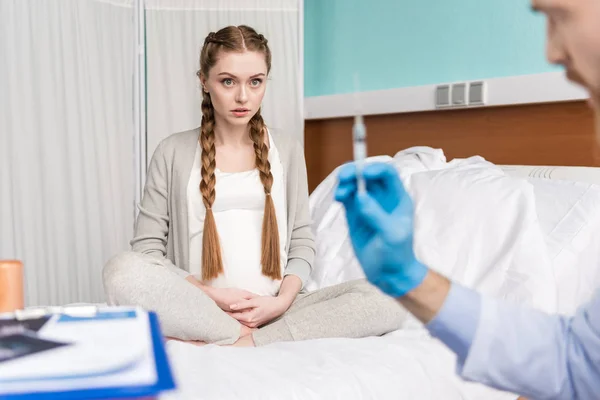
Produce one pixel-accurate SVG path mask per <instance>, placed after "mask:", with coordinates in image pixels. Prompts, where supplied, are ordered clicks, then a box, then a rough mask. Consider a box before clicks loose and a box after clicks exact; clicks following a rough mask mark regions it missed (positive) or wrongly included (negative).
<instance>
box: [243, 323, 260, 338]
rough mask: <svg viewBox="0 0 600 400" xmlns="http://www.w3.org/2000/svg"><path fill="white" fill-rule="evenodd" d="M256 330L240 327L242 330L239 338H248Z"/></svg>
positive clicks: (244, 326)
mask: <svg viewBox="0 0 600 400" xmlns="http://www.w3.org/2000/svg"><path fill="white" fill-rule="evenodd" d="M255 330H256V328H248V327H247V326H246V325H242V330H241V332H240V337H244V336H248V335H250V334H252V332H254V331H255Z"/></svg>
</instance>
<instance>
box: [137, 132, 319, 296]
mask: <svg viewBox="0 0 600 400" xmlns="http://www.w3.org/2000/svg"><path fill="white" fill-rule="evenodd" d="M199 135H200V129H199V128H197V129H194V130H190V131H186V132H180V133H175V134H173V135H171V136H169V137H167V138H166V139H164V140H162V141H161V142H160V144H159V145H158V147H157V149H156V151H155V152H154V155H153V156H152V160H151V161H150V165H149V167H148V174H147V178H146V186H145V187H144V195H143V197H142V202H141V204H140V205H139V211H140V212H139V214H138V217H137V221H136V224H135V225H136V226H135V233H134V238H133V239H132V240H131V242H130V244H131V246H132V250H133V251H135V252H139V253H143V254H148V255H152V256H155V257H159V258H162V259H164V261H165V262H166V265H167V267H168V268H169V269H171V270H172V271H174V272H176V273H177V274H179V275H180V276H182V277H187V276H188V275H189V274H190V273H189V270H190V268H189V233H188V208H187V185H188V181H189V177H190V172H191V170H192V166H193V163H194V157H195V154H196V146H197V142H198V137H199ZM271 136H272V138H273V142H274V144H275V147H276V148H277V151H278V152H279V157H280V159H281V163H282V165H283V170H284V179H285V182H284V185H285V187H286V201H287V226H288V232H287V242H286V243H285V246H286V249H287V254H288V263H287V265H286V267H285V270H284V276H285V275H290V274H293V275H296V276H298V277H299V278H300V279H301V280H302V287H304V285H305V283H306V281H307V280H308V278H309V276H310V274H311V271H312V265H313V260H314V257H315V242H314V237H313V234H312V230H311V220H310V213H309V206H308V182H307V177H306V164H305V161H304V152H303V149H302V147H301V146H300V144H299V143H298V142H296V141H294V140H292V139H291V138H288V137H286V136H284V135H281V134H276V133H274V132H272V131H271ZM217 195H218V194H217ZM282 244H283V243H282Z"/></svg>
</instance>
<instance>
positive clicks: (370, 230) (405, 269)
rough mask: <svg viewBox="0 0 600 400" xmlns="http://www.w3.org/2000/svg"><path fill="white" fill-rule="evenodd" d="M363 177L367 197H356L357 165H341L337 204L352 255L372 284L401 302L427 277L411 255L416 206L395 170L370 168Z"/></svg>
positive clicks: (413, 255)
mask: <svg viewBox="0 0 600 400" xmlns="http://www.w3.org/2000/svg"><path fill="white" fill-rule="evenodd" d="M362 175H363V177H364V180H365V186H366V192H365V193H358V191H357V182H356V167H355V165H354V164H347V165H345V166H343V167H342V169H341V170H340V173H339V176H338V178H339V182H338V187H337V188H336V192H335V199H336V200H337V201H339V202H341V203H342V204H343V205H344V208H345V209H346V218H347V221H348V228H349V231H350V239H351V240H352V245H353V247H354V252H355V254H356V257H357V258H358V261H359V262H360V264H361V266H362V268H363V270H364V271H365V275H366V277H367V279H368V280H369V282H371V283H372V284H373V285H375V286H377V287H378V288H379V289H380V290H381V291H383V292H384V293H386V294H388V295H390V296H393V297H401V296H404V295H405V294H406V293H408V292H410V291H411V290H413V289H414V288H416V287H417V286H419V285H420V284H421V282H423V279H425V276H426V275H427V267H425V266H424V265H423V264H421V263H420V262H419V261H418V260H417V259H416V257H415V253H414V250H413V233H414V228H413V216H414V208H413V202H412V199H411V198H410V195H409V194H408V193H407V192H406V190H405V189H404V185H402V181H401V180H400V177H399V176H398V173H397V172H396V170H395V169H394V167H393V166H391V165H388V164H382V163H372V164H367V165H365V167H364V168H363V173H362Z"/></svg>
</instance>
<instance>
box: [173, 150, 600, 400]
mask: <svg viewBox="0 0 600 400" xmlns="http://www.w3.org/2000/svg"><path fill="white" fill-rule="evenodd" d="M441 154H443V152H441V150H439V149H433V148H427V147H419V148H412V149H406V150H404V151H402V152H399V153H398V154H396V155H395V156H394V157H391V156H379V157H374V158H372V159H371V160H378V161H383V162H390V163H394V164H395V165H397V166H398V168H399V170H400V171H401V174H402V175H403V179H404V180H405V182H407V184H408V186H409V187H410V189H409V190H410V191H413V193H414V194H415V195H416V196H417V197H418V196H419V195H421V196H423V197H425V198H428V199H430V198H433V199H434V200H427V201H426V202H422V201H421V200H419V199H418V198H417V200H416V204H417V207H421V209H420V210H421V213H422V214H423V213H424V214H428V213H429V214H432V215H431V218H439V217H440V216H443V215H444V213H446V210H445V209H444V207H445V206H446V205H448V204H449V205H450V206H452V205H453V204H454V206H456V204H458V203H460V202H462V201H464V200H465V196H473V195H474V196H475V197H477V196H484V197H481V198H479V199H478V201H481V202H484V203H483V204H484V205H485V207H481V208H479V209H476V210H474V208H476V204H477V202H472V203H469V202H468V201H467V203H464V204H463V205H462V206H461V207H462V210H463V211H462V215H458V216H456V217H458V218H460V219H461V226H462V224H465V225H466V226H467V227H468V228H473V229H476V228H477V226H478V224H480V223H481V221H479V222H478V221H477V219H478V218H480V217H482V216H483V215H484V213H487V214H488V216H489V219H490V221H486V222H485V225H486V227H487V228H490V229H491V228H494V229H493V230H494V232H490V233H489V234H488V235H487V236H486V235H481V237H480V238H479V239H477V240H471V241H470V242H471V243H470V245H466V244H465V243H464V242H463V243H462V244H461V243H460V241H461V240H463V239H461V238H462V237H463V236H461V233H460V232H458V233H456V232H455V236H456V237H457V239H456V240H455V241H452V240H451V239H448V236H447V235H448V231H446V230H445V228H444V226H442V227H441V228H439V229H438V230H435V228H434V227H432V226H431V222H432V221H429V219H428V218H426V217H421V220H420V221H417V224H421V233H419V232H417V234H416V237H417V240H419V239H418V238H420V242H421V243H426V245H420V247H419V246H417V247H418V248H417V251H418V252H419V251H420V252H421V254H422V255H423V256H424V257H425V259H426V260H428V261H430V262H432V263H434V264H435V263H436V262H437V261H439V259H437V257H442V258H448V256H449V255H451V253H452V252H454V253H456V252H463V253H465V252H466V253H468V254H464V255H465V256H464V257H463V258H460V257H455V258H454V259H453V260H452V262H447V263H440V264H437V265H436V266H437V267H439V268H438V269H440V270H442V272H444V273H446V274H448V275H450V276H453V277H454V278H455V279H457V280H459V281H461V282H463V283H465V284H468V285H470V286H473V287H475V288H476V289H477V290H479V291H481V292H483V293H486V294H492V295H497V296H499V297H503V298H505V299H507V301H516V302H518V303H524V304H528V305H530V306H533V307H537V308H539V309H543V310H547V311H555V312H562V313H565V314H569V313H572V312H573V311H574V310H575V308H576V307H577V305H579V304H581V303H582V302H585V301H586V300H587V299H588V298H589V297H590V296H591V294H592V291H593V289H594V286H597V285H600V276H599V273H598V268H597V265H599V263H600V251H599V250H598V246H596V243H599V242H600V186H596V184H599V183H600V169H598V168H576V167H538V166H515V165H499V166H496V165H494V164H491V163H489V162H487V161H485V160H484V159H483V158H481V157H469V158H466V159H459V160H454V161H448V162H446V161H443V162H442V161H440V158H439V157H440V155H441ZM436 158H437V159H436ZM436 163H437V164H436ZM436 168H439V169H436ZM444 170H445V171H444ZM439 171H442V172H443V174H442V175H439V174H438V172H439ZM482 177H484V178H486V177H487V178H489V179H483V181H488V183H489V182H492V183H491V184H490V185H491V186H489V187H486V188H485V190H486V191H489V193H488V194H487V195H486V193H485V191H483V192H479V191H478V190H479V187H478V185H479V184H480V183H479V182H481V180H482V179H481V178H482ZM459 181H460V182H462V183H460V182H459ZM334 182H335V171H333V172H332V173H331V174H330V175H329V176H328V177H327V178H326V179H325V180H323V182H322V183H321V184H320V185H319V186H318V187H317V188H316V189H315V190H314V191H313V193H312V194H311V199H310V200H311V212H312V215H313V218H314V220H315V222H314V225H313V229H314V231H315V233H316V237H317V242H318V252H319V255H318V257H317V261H316V265H315V273H314V274H313V277H312V280H311V282H310V283H309V288H310V289H317V288H319V287H324V286H328V285H332V284H336V283H340V282H342V281H345V280H348V279H354V278H360V277H361V271H360V267H359V266H358V264H357V263H356V262H355V260H354V258H353V254H352V252H351V250H350V247H349V246H350V245H349V242H348V239H347V232H346V231H345V227H344V224H343V213H342V212H341V209H340V208H339V205H337V204H336V203H335V202H334V201H333V200H332V197H331V195H332V191H333V188H334V186H335V185H334ZM465 182H467V183H465ZM469 182H470V183H469ZM457 184H458V185H462V186H461V188H460V190H456V193H457V194H456V195H453V194H452V193H448V192H449V188H451V187H453V186H455V185H457ZM503 185H504V188H503V187H502V186H503ZM494 188H496V189H494ZM432 190H437V191H444V192H445V193H446V196H444V197H443V203H444V204H443V205H442V202H441V201H437V200H435V196H431V194H432V193H433V192H432ZM492 190H495V191H492ZM450 191H451V190H450ZM461 191H462V193H463V194H461ZM464 193H466V194H464ZM482 193H483V194H482ZM499 193H502V194H503V196H505V197H504V200H503V201H504V202H503V203H498V204H499V205H497V206H494V205H493V204H492V203H493V202H492V200H490V199H491V197H493V196H496V195H498V194H499ZM514 193H516V194H514ZM485 196H488V197H485ZM511 196H512V197H511ZM491 202H492V203H491ZM436 208H437V209H436ZM460 210H461V209H460V208H453V213H454V214H456V213H457V212H458V213H460V212H461V211H460ZM466 210H468V211H469V213H470V214H472V216H471V217H472V218H470V219H469V216H468V215H467V212H466ZM493 213H497V214H498V215H497V216H496V217H495V218H494V216H493V215H492V214H493ZM524 220H527V221H528V223H527V224H524V223H523V221H524ZM439 222H440V224H442V225H443V224H446V225H455V229H456V230H460V229H462V228H461V226H459V225H458V224H454V222H453V221H450V220H449V219H447V220H446V221H439ZM536 227H539V229H538V228H536ZM432 229H434V230H433V231H432ZM423 230H426V231H427V232H426V235H424V233H425V232H424V231H423ZM417 231H419V229H417ZM463 233H464V234H469V232H463ZM502 235H505V236H506V237H504V238H503V237H502ZM444 240H446V241H449V243H448V244H447V245H444V243H442V242H443V241H444ZM498 243H502V246H503V248H502V249H501V250H499V251H498V253H497V254H495V255H493V254H492V255H490V256H489V257H486V256H485V255H478V253H479V250H481V249H484V250H486V251H488V252H490V253H492V252H494V251H495V250H494V248H497V247H498ZM457 247H458V248H457ZM502 252H504V253H506V254H505V255H507V256H508V257H505V259H502V258H501V257H500V258H498V257H497V256H498V255H502ZM432 253H436V254H435V255H434V256H432V255H431V254H432ZM492 258H493V260H492ZM467 259H469V261H468V262H467V264H468V266H467V267H466V268H465V269H461V268H462V266H461V265H460V263H461V260H467ZM498 270H502V271H498ZM167 349H168V353H169V355H170V357H171V361H172V365H173V368H174V370H175V374H176V377H177V380H178V383H179V390H178V391H177V393H173V394H170V395H167V396H165V398H167V399H193V398H198V399H242V398H243V399H254V398H256V399H345V400H348V399H398V398H402V399H448V400H452V399H483V398H484V399H516V398H517V396H516V395H514V394H510V393H503V392H499V391H496V390H493V389H489V388H486V387H483V386H481V385H478V384H474V383H467V382H463V381H461V380H460V379H458V378H457V377H456V376H455V374H454V361H455V359H454V356H453V355H452V353H451V352H450V351H448V350H447V349H446V348H445V347H444V346H443V345H441V344H440V343H439V342H438V341H437V340H435V339H433V338H431V337H430V336H429V335H428V334H427V332H426V330H425V329H423V327H422V326H421V325H420V324H419V323H418V322H417V321H416V320H414V319H413V318H411V317H407V319H406V321H405V323H404V326H403V327H402V329H400V330H398V331H396V332H392V333H390V334H388V335H385V336H383V337H375V338H364V339H324V340H313V341H306V342H297V343H278V344H274V345H270V346H267V347H264V348H252V349H237V348H227V347H225V348H224V347H217V346H205V347H195V346H192V345H188V344H184V343H179V342H169V343H168V344H167Z"/></svg>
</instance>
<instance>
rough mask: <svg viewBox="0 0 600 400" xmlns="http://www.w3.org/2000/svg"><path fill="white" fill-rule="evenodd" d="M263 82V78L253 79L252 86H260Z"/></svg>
mask: <svg viewBox="0 0 600 400" xmlns="http://www.w3.org/2000/svg"><path fill="white" fill-rule="evenodd" d="M261 83H262V79H252V82H251V84H252V86H260V84H261Z"/></svg>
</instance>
